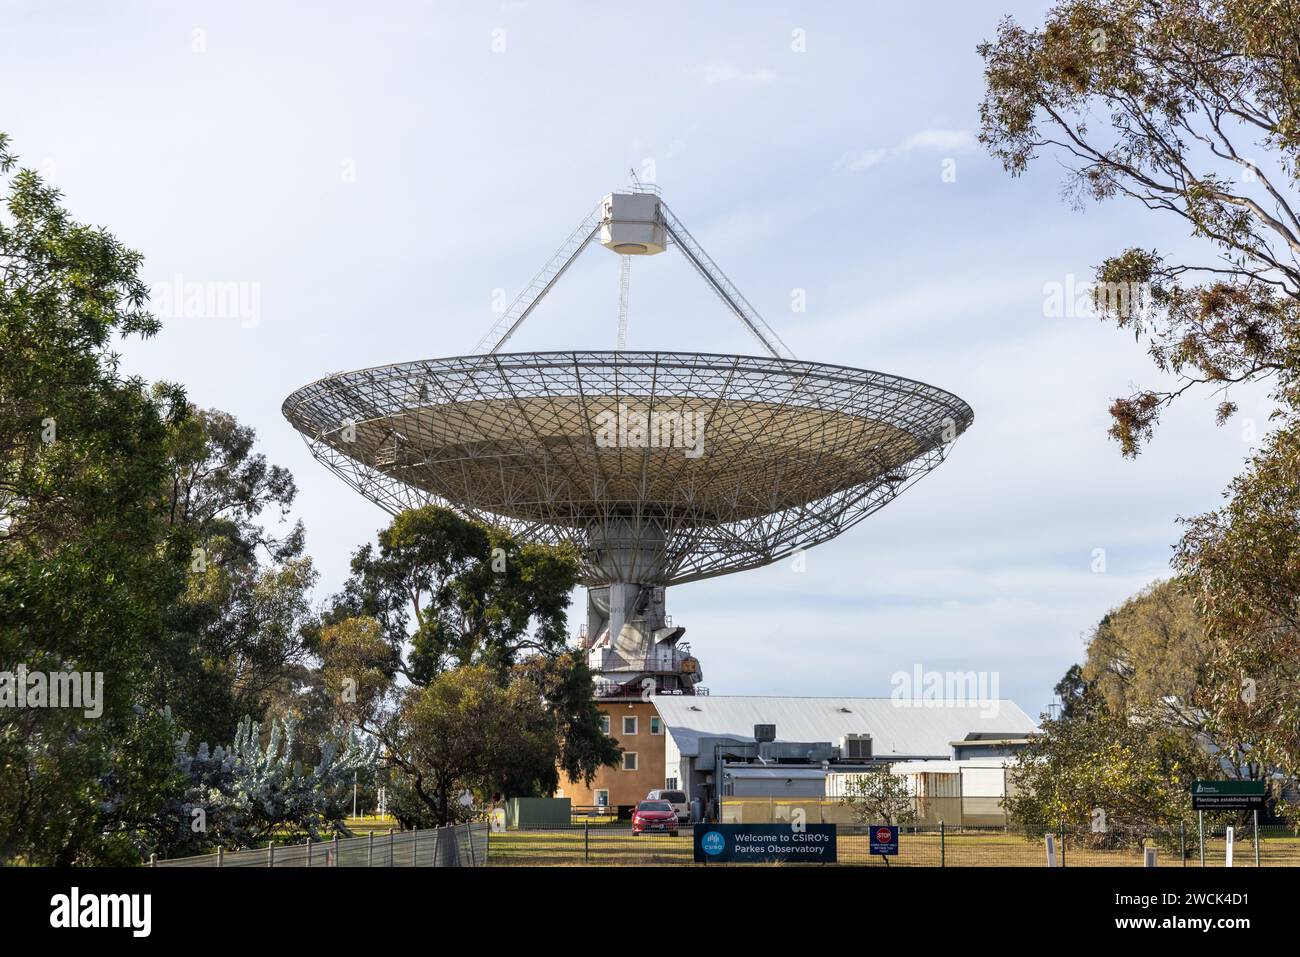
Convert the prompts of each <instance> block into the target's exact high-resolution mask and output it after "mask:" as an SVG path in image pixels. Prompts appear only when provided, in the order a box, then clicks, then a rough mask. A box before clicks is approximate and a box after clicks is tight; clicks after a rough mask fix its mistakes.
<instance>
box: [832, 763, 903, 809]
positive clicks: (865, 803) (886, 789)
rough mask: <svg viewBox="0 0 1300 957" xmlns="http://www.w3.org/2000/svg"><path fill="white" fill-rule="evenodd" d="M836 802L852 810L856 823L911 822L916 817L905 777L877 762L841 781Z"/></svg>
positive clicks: (886, 765)
mask: <svg viewBox="0 0 1300 957" xmlns="http://www.w3.org/2000/svg"><path fill="white" fill-rule="evenodd" d="M844 792H845V793H844V796H843V797H841V798H840V804H841V805H842V806H844V807H847V808H849V809H850V810H851V811H852V812H853V819H854V820H855V821H857V823H859V824H911V823H913V822H914V821H915V820H916V801H915V800H914V799H913V797H912V794H911V792H910V791H908V786H907V780H906V779H905V778H903V777H901V776H900V775H897V774H894V773H893V772H892V771H891V770H890V765H888V764H881V765H878V766H877V767H874V768H872V769H871V770H870V771H864V772H863V773H861V774H855V775H853V776H852V777H850V778H849V779H848V781H847V782H845V786H844Z"/></svg>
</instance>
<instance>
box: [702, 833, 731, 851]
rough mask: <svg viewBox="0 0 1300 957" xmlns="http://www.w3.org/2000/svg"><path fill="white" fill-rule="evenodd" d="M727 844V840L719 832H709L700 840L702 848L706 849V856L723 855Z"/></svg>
mask: <svg viewBox="0 0 1300 957" xmlns="http://www.w3.org/2000/svg"><path fill="white" fill-rule="evenodd" d="M726 844H727V841H726V839H725V838H724V837H723V836H722V835H721V834H720V833H719V832H718V831H709V833H707V834H705V835H704V836H703V837H702V838H700V847H702V848H703V849H704V853H705V854H721V853H722V849H723V847H725V846H726Z"/></svg>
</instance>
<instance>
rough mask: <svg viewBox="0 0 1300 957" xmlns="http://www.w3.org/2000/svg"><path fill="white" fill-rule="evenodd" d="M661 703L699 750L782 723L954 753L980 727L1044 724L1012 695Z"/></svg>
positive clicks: (678, 734)
mask: <svg viewBox="0 0 1300 957" xmlns="http://www.w3.org/2000/svg"><path fill="white" fill-rule="evenodd" d="M654 704H655V707H656V708H657V709H658V710H659V714H660V716H661V717H662V718H663V719H664V726H665V727H666V728H667V729H668V732H669V733H670V734H671V735H672V736H673V741H674V743H675V744H676V745H677V748H678V749H679V750H680V751H681V753H682V754H687V755H696V754H698V753H699V751H698V745H699V739H700V738H701V737H708V736H715V737H730V738H737V739H739V740H741V741H753V740H754V725H756V724H774V725H776V740H778V741H806V742H812V741H829V742H831V744H834V745H838V744H839V743H840V738H841V737H842V736H843V735H846V734H857V733H866V734H870V735H871V737H872V752H873V754H875V755H876V756H877V757H882V756H889V755H898V756H899V757H927V756H928V757H935V758H947V757H950V756H951V754H952V747H951V744H950V742H952V741H957V740H960V739H962V738H964V737H965V736H966V735H967V734H969V733H970V732H972V731H984V732H996V733H1000V734H1008V735H1009V736H1014V735H1023V734H1026V733H1028V732H1032V731H1035V730H1037V727H1036V725H1035V724H1034V722H1033V720H1032V719H1031V718H1030V717H1029V716H1028V715H1027V714H1025V713H1024V712H1023V711H1021V710H1020V707H1019V706H1018V705H1017V704H1016V703H1015V702H1014V701H1010V700H1007V699H1002V700H999V701H987V702H970V703H965V704H955V703H954V704H949V703H941V702H937V701H926V702H915V701H910V700H907V699H903V700H895V699H893V698H777V697H760V696H756V695H736V696H729V695H728V696H723V695H717V696H715V695H698V696H689V695H680V696H679V695H656V696H655V698H654Z"/></svg>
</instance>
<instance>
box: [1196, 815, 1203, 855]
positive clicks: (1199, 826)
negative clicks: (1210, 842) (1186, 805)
mask: <svg viewBox="0 0 1300 957" xmlns="http://www.w3.org/2000/svg"><path fill="white" fill-rule="evenodd" d="M1196 843H1197V845H1198V846H1199V847H1200V849H1201V866H1202V867H1204V866H1205V812H1204V811H1197V812H1196Z"/></svg>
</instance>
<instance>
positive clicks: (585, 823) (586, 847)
mask: <svg viewBox="0 0 1300 957" xmlns="http://www.w3.org/2000/svg"><path fill="white" fill-rule="evenodd" d="M582 862H583V863H584V864H588V863H590V862H591V820H590V819H589V818H583V820H582Z"/></svg>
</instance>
